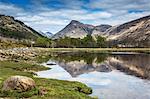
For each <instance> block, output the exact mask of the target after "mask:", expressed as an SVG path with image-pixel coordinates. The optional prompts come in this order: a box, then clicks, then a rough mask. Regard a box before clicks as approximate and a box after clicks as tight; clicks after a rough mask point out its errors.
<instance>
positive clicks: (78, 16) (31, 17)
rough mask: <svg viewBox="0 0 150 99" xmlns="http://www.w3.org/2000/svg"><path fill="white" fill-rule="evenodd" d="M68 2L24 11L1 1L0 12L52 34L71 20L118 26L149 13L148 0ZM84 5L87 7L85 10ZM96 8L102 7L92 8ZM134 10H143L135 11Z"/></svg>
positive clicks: (149, 4)
mask: <svg viewBox="0 0 150 99" xmlns="http://www.w3.org/2000/svg"><path fill="white" fill-rule="evenodd" d="M67 2H68V0H65V1H64V3H65V4H66V8H61V9H57V10H56V9H55V10H54V9H53V8H48V7H45V6H42V5H40V6H39V7H33V8H32V9H33V11H25V10H24V9H23V8H19V7H17V6H15V5H13V4H5V3H1V2H0V13H1V14H6V15H12V16H14V17H15V18H16V19H18V20H21V21H23V22H25V24H27V25H29V26H31V27H32V28H34V29H36V30H37V31H39V30H40V31H50V32H53V33H56V32H58V31H59V30H61V29H62V28H63V27H65V26H66V25H67V24H68V23H69V22H70V21H71V20H78V21H81V22H83V23H86V24H93V25H100V24H110V25H117V24H122V23H124V22H128V21H131V20H134V19H137V18H140V17H143V16H146V15H149V14H150V1H149V0H124V1H123V0H113V1H112V0H90V3H89V4H83V2H80V0H77V1H75V0H73V1H72V2H68V3H67ZM71 6H72V7H71ZM82 6H84V7H87V9H83V8H82ZM74 7H76V8H74ZM69 8H70V9H69ZM72 8H73V9H72ZM95 8H96V9H97V8H99V9H102V10H96V11H92V9H95ZM135 9H136V10H137V11H138V10H140V11H142V12H138V13H137V12H134V10H135ZM129 10H133V12H132V13H129Z"/></svg>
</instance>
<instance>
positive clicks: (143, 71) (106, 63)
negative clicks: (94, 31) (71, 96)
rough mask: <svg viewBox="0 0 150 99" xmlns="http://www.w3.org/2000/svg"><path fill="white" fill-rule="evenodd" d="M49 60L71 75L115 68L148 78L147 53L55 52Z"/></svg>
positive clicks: (149, 66)
mask: <svg viewBox="0 0 150 99" xmlns="http://www.w3.org/2000/svg"><path fill="white" fill-rule="evenodd" d="M51 60H53V61H55V62H56V63H57V64H58V65H59V66H61V67H62V68H64V69H65V70H66V71H67V72H68V73H69V74H70V75H71V76H72V77H77V76H78V75H81V74H84V73H89V72H94V71H97V72H111V71H112V70H115V69H116V70H119V71H121V72H124V73H126V74H129V75H134V76H136V77H140V78H144V79H150V55H148V54H132V53H131V54H130V53H128V54H111V55H109V54H104V53H103V54H102V53H101V54H99V53H57V54H56V53H55V55H53V56H51Z"/></svg>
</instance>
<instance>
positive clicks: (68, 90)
mask: <svg viewBox="0 0 150 99" xmlns="http://www.w3.org/2000/svg"><path fill="white" fill-rule="evenodd" d="M47 69H48V68H47V67H44V66H40V65H35V64H28V63H25V62H13V61H0V71H1V72H0V75H1V76H0V88H2V83H3V81H4V80H5V79H6V78H8V77H10V76H13V75H22V76H27V77H31V78H33V79H34V80H35V82H36V88H35V89H33V90H30V91H27V92H22V93H20V92H18V91H8V92H3V91H0V97H2V98H3V97H5V98H6V97H7V98H8V97H9V98H11V99H13V98H14V99H16V98H31V99H39V98H43V99H50V98H53V99H71V98H72V99H91V97H90V96H88V95H87V94H90V93H91V91H92V90H91V88H89V87H87V86H86V85H84V84H82V83H79V82H70V81H63V80H56V79H43V78H37V77H34V71H40V70H47ZM41 88H42V89H45V90H47V94H45V95H44V96H40V95H39V94H38V90H39V89H41Z"/></svg>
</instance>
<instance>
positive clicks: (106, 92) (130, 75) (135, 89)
mask: <svg viewBox="0 0 150 99" xmlns="http://www.w3.org/2000/svg"><path fill="white" fill-rule="evenodd" d="M48 64H51V65H48ZM52 64H53V65H52ZM43 65H45V66H48V67H50V68H52V69H50V70H46V71H40V72H38V73H37V74H38V76H39V77H44V78H55V79H61V80H69V81H79V82H83V83H85V84H86V85H88V86H90V87H92V89H93V93H92V96H98V97H99V98H100V99H150V55H148V54H138V53H117V52H115V53H112V54H104V53H103V54H100V53H99V54H98V53H54V54H52V56H51V57H50V59H49V61H48V62H45V63H43Z"/></svg>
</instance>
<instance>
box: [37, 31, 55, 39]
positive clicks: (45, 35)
mask: <svg viewBox="0 0 150 99" xmlns="http://www.w3.org/2000/svg"><path fill="white" fill-rule="evenodd" d="M39 33H40V34H41V35H42V36H44V37H47V38H52V36H53V33H51V32H41V31H40V32H39Z"/></svg>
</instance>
